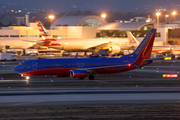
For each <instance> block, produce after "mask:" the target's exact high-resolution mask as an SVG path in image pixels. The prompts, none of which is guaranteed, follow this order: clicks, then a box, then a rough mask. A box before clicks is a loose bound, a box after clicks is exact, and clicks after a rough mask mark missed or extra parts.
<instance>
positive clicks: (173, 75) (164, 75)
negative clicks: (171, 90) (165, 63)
mask: <svg viewBox="0 0 180 120" xmlns="http://www.w3.org/2000/svg"><path fill="white" fill-rule="evenodd" d="M162 76H163V78H177V77H178V74H163V75H162Z"/></svg>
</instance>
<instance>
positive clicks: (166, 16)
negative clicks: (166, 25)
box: [165, 14, 169, 22]
mask: <svg viewBox="0 0 180 120" xmlns="http://www.w3.org/2000/svg"><path fill="white" fill-rule="evenodd" d="M168 17H169V15H167V14H166V15H165V22H167V18H168Z"/></svg>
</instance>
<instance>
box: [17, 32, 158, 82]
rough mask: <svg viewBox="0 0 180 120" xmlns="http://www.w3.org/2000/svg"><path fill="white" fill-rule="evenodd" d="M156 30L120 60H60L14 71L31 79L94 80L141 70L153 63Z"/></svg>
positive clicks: (32, 62)
mask: <svg viewBox="0 0 180 120" xmlns="http://www.w3.org/2000/svg"><path fill="white" fill-rule="evenodd" d="M155 33H156V29H151V30H150V31H149V33H148V34H147V35H146V37H145V38H144V40H143V41H142V42H141V43H140V44H139V46H138V47H137V48H136V50H135V51H134V52H133V53H131V54H129V55H124V56H122V57H120V58H106V57H99V58H77V57H76V58H64V59H63V58H59V59H40V60H30V61H26V62H22V63H21V64H20V65H19V66H17V67H15V68H14V71H16V72H17V73H19V74H21V76H25V77H27V78H29V76H33V75H56V76H59V77H67V76H70V77H72V78H79V79H84V78H85V77H87V76H88V77H89V79H90V80H93V79H94V74H109V73H118V72H125V71H129V70H133V69H136V68H141V67H143V66H145V65H148V64H150V63H152V61H153V60H152V59H150V57H151V52H152V47H153V43H154V38H155Z"/></svg>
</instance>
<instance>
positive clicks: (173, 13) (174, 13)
mask: <svg viewBox="0 0 180 120" xmlns="http://www.w3.org/2000/svg"><path fill="white" fill-rule="evenodd" d="M172 15H174V22H175V21H176V11H174V12H172Z"/></svg>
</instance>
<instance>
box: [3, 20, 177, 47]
mask: <svg viewBox="0 0 180 120" xmlns="http://www.w3.org/2000/svg"><path fill="white" fill-rule="evenodd" d="M151 28H156V23H155V22H127V23H126V22H112V23H107V22H106V21H105V20H104V19H103V18H101V17H98V16H64V17H60V18H58V19H56V20H55V21H54V22H53V24H52V26H51V28H50V29H49V30H48V31H49V33H50V35H51V36H52V37H53V38H55V39H61V38H67V39H68V38H101V39H102V38H104V37H108V38H125V37H127V34H126V31H131V32H132V34H133V35H134V36H135V37H136V38H137V40H139V41H141V40H142V39H143V38H144V36H146V34H147V33H148V31H149V30H150V29H151ZM179 32H180V25H179V24H161V25H160V26H159V28H158V29H157V33H156V39H155V44H154V45H168V44H170V45H180V34H179ZM6 39H12V40H13V41H16V40H17V39H33V40H41V35H40V33H39V30H38V27H37V25H36V23H29V25H28V27H25V26H10V27H2V28H1V29H0V41H3V40H6Z"/></svg>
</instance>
